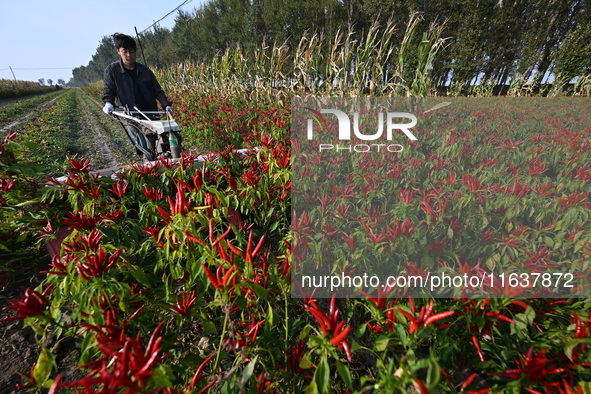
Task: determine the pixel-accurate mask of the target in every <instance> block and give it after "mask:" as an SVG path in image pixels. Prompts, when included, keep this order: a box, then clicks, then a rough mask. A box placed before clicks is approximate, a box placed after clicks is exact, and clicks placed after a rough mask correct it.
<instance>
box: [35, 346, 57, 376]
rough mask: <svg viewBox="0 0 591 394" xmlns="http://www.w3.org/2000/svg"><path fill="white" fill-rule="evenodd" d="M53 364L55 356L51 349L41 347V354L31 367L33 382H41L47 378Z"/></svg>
mask: <svg viewBox="0 0 591 394" xmlns="http://www.w3.org/2000/svg"><path fill="white" fill-rule="evenodd" d="M55 365H56V364H55V358H54V357H53V354H52V353H51V351H49V349H47V348H43V349H41V354H40V355H39V358H38V359H37V364H35V368H34V369H33V379H35V382H37V383H40V384H43V383H44V382H45V381H46V380H47V379H48V378H49V375H50V374H51V371H52V370H53V367H54V366H55Z"/></svg>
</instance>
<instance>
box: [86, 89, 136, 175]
mask: <svg viewBox="0 0 591 394" xmlns="http://www.w3.org/2000/svg"><path fill="white" fill-rule="evenodd" d="M78 104H79V106H80V115H81V117H80V118H79V125H80V132H81V134H82V135H84V136H85V137H84V138H83V141H81V142H83V143H84V142H86V143H87V144H89V146H87V149H88V151H89V153H92V154H93V155H92V159H93V167H95V168H97V169H98V168H107V167H114V166H117V165H119V164H121V163H122V162H123V161H126V159H127V158H126V154H125V151H123V150H122V149H121V146H120V142H119V141H116V140H115V136H118V134H120V133H118V130H117V129H114V128H109V127H108V126H106V123H104V122H103V123H101V122H100V120H101V119H100V118H99V117H100V116H102V113H101V112H100V108H101V105H100V103H98V102H97V101H96V100H94V99H93V98H91V97H89V96H83V93H82V94H79V95H78ZM103 121H104V119H103Z"/></svg>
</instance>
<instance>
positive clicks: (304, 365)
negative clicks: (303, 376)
mask: <svg viewBox="0 0 591 394" xmlns="http://www.w3.org/2000/svg"><path fill="white" fill-rule="evenodd" d="M313 351H314V350H310V351H309V352H306V353H305V354H304V356H303V357H302V359H301V360H300V364H299V367H300V368H301V369H308V368H310V367H312V366H313V365H314V364H313V363H312V352H313Z"/></svg>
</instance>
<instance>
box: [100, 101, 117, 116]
mask: <svg viewBox="0 0 591 394" xmlns="http://www.w3.org/2000/svg"><path fill="white" fill-rule="evenodd" d="M113 111H115V107H113V104H111V103H105V106H104V107H103V112H104V113H106V114H107V115H111V112H113Z"/></svg>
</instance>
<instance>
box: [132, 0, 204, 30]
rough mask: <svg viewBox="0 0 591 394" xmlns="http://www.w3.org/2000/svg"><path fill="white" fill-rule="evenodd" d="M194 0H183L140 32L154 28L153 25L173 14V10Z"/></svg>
mask: <svg viewBox="0 0 591 394" xmlns="http://www.w3.org/2000/svg"><path fill="white" fill-rule="evenodd" d="M191 1H193V0H185V1H183V3H182V4H181V5H179V6H178V7H176V8H175V9H174V10H172V11H170V12H169V13H168V14H166V15H164V16H163V17H162V18H160V19H158V20H157V21H156V22H154V23H152V24H151V25H150V26H148V27H146V28H145V29H144V30H142V31H141V32H140V34H143V33H144V32H145V31H146V30H149V29H151V28H152V26H154V25H156V24H157V23H158V22H160V21H162V20H164V19H166V18H167V17H168V16H169V15H170V14H172V13H173V12H175V11H176V10H178V9H179V8H181V7H182V6H184V5H185V4H187V3H190V2H191Z"/></svg>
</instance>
